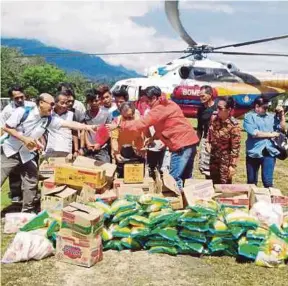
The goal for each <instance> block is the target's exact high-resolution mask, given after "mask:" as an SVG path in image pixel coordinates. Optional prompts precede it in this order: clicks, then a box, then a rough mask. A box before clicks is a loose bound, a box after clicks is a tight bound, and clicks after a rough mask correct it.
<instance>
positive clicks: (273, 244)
mask: <svg viewBox="0 0 288 286" xmlns="http://www.w3.org/2000/svg"><path fill="white" fill-rule="evenodd" d="M287 258H288V241H287V240H284V239H282V238H280V237H279V236H278V235H276V234H275V233H273V232H271V233H270V235H269V237H268V238H267V239H266V240H265V241H264V242H263V244H261V246H260V248H259V252H258V255H257V257H256V265H258V266H265V267H270V268H271V267H283V266H285V265H284V261H285V260H286V259H287Z"/></svg>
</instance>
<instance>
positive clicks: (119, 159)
mask: <svg viewBox="0 0 288 286" xmlns="http://www.w3.org/2000/svg"><path fill="white" fill-rule="evenodd" d="M115 159H116V161H117V162H119V163H122V162H124V160H125V158H124V157H122V156H121V154H116V155H115Z"/></svg>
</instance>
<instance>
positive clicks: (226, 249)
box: [2, 156, 288, 267]
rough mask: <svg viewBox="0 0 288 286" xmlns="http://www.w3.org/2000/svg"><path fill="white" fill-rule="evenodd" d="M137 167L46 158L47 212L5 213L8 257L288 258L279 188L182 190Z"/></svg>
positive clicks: (276, 261)
mask: <svg viewBox="0 0 288 286" xmlns="http://www.w3.org/2000/svg"><path fill="white" fill-rule="evenodd" d="M139 165H140V166H138V164H136V165H133V166H132V165H131V166H128V167H127V168H125V169H124V178H123V179H119V178H115V171H116V166H115V165H113V164H107V163H106V164H100V163H99V162H96V161H94V160H92V159H88V158H85V157H81V156H79V157H78V158H77V159H76V160H75V161H74V162H72V161H68V160H67V158H64V159H63V158H62V159H59V160H58V163H57V164H56V163H55V160H52V161H51V164H50V165H49V162H45V168H44V166H43V168H42V170H43V172H42V175H44V176H45V174H46V175H47V174H49V175H50V176H51V177H49V178H46V179H45V180H44V181H43V184H42V189H41V210H42V211H41V212H40V213H39V214H38V215H33V214H25V213H14V214H7V215H6V217H5V227H4V233H17V234H16V236H15V238H14V240H13V241H12V243H11V245H10V246H9V247H8V249H7V251H6V253H5V254H4V256H3V258H2V263H12V262H18V261H26V260H30V259H36V260H39V259H43V258H44V257H47V256H50V255H55V257H56V259H57V260H58V261H62V262H67V263H72V264H76V265H80V266H85V267H91V266H93V265H95V264H96V263H97V262H99V261H101V260H102V259H103V250H104V251H105V250H110V249H112V250H117V251H121V250H127V249H129V250H131V251H137V250H147V251H148V252H149V253H165V254H169V255H178V254H180V255H184V254H186V255H195V256H202V255H227V256H233V257H236V258H237V259H240V260H244V261H246V260H247V261H253V262H255V263H256V265H259V266H266V267H281V266H283V265H284V264H285V261H287V259H288V212H287V211H288V198H287V197H286V196H284V195H283V194H282V193H281V191H280V190H277V189H274V188H270V189H264V188H257V187H256V186H255V185H247V184H232V185H214V186H213V184H212V181H211V180H194V179H189V180H186V182H185V187H184V191H183V193H180V192H179V190H178V188H177V184H176V182H175V181H174V179H173V178H172V177H171V176H170V175H169V174H168V173H164V175H163V178H162V179H161V178H160V175H159V174H157V176H156V180H155V181H154V180H153V179H152V178H146V177H144V173H143V166H142V165H141V164H139ZM44 169H45V170H46V173H45V172H44ZM48 169H49V172H48V171H47V170H48ZM47 176H48V175H47Z"/></svg>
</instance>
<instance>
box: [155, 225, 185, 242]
mask: <svg viewBox="0 0 288 286" xmlns="http://www.w3.org/2000/svg"><path fill="white" fill-rule="evenodd" d="M151 234H155V235H159V236H162V237H163V238H165V239H168V240H170V241H179V240H180V239H179V237H178V235H177V229H176V228H172V227H166V228H163V229H160V228H157V229H154V230H153V231H151Z"/></svg>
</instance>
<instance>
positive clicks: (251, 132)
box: [0, 83, 286, 212]
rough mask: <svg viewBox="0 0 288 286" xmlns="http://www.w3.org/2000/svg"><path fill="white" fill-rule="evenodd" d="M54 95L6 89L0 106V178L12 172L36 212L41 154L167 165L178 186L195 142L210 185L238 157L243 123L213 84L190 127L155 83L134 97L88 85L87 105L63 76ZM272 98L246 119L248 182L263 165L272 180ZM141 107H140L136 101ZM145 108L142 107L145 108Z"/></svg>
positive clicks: (16, 196) (280, 127) (224, 178)
mask: <svg viewBox="0 0 288 286" xmlns="http://www.w3.org/2000/svg"><path fill="white" fill-rule="evenodd" d="M57 90H58V92H57V93H56V94H55V95H54V96H52V95H50V94H48V93H43V94H40V95H39V96H38V97H37V99H36V102H35V103H34V102H31V101H28V100H26V97H25V94H24V92H23V89H22V88H21V87H20V86H13V87H11V88H10V89H9V96H10V98H11V103H10V104H9V105H7V106H6V107H5V108H4V109H3V111H2V112H1V116H0V122H1V135H2V137H1V185H3V183H4V182H5V180H6V179H7V178H9V184H10V192H11V198H12V201H13V202H17V201H22V200H23V203H22V211H23V212H31V211H35V208H36V206H37V204H38V203H39V199H38V195H37V192H38V168H39V155H40V154H41V157H45V158H49V157H65V156H67V155H68V154H73V156H74V157H77V156H78V155H81V156H87V157H89V158H93V159H95V160H97V161H101V162H105V163H111V162H113V163H115V164H116V165H117V173H118V177H120V178H121V177H123V170H124V165H125V164H127V163H144V164H145V165H147V166H148V170H149V176H151V177H152V178H154V179H156V170H157V171H158V172H159V174H160V175H162V174H163V172H164V171H168V172H169V173H170V174H171V175H172V176H173V177H174V179H175V181H176V183H177V185H178V187H179V189H180V190H183V186H184V183H185V180H186V179H188V178H191V177H192V172H193V167H194V160H195V156H196V154H197V147H198V145H199V148H198V149H199V170H200V172H201V173H202V174H203V175H205V177H206V178H207V179H212V180H213V183H214V184H217V183H221V184H231V183H232V178H233V176H234V175H235V173H236V168H237V165H238V160H239V156H240V144H241V130H242V128H241V126H240V124H239V122H238V121H237V120H236V119H235V118H234V117H233V116H232V114H233V109H234V107H235V106H234V105H235V103H234V101H233V98H232V97H218V98H217V99H216V98H215V97H214V92H213V88H211V87H210V86H203V87H202V88H201V90H200V94H199V97H200V101H201V103H202V106H201V107H200V108H199V110H198V116H197V120H198V126H197V130H194V128H193V127H192V125H191V123H190V122H189V120H188V119H187V118H185V117H184V115H183V112H182V110H181V109H180V107H179V106H178V105H177V104H176V103H174V102H173V101H171V100H169V99H167V98H166V95H165V94H163V93H162V91H161V89H160V88H159V87H157V86H150V87H147V88H146V89H145V90H144V91H143V92H142V94H141V98H140V99H139V101H138V102H129V96H128V93H127V91H126V90H125V89H118V90H115V91H113V92H112V93H111V92H110V89H109V87H108V86H106V85H100V86H99V87H98V88H91V89H89V90H87V91H86V92H85V105H84V104H83V103H81V102H80V101H78V100H76V98H75V93H74V89H73V86H72V85H71V84H69V83H61V84H59V86H58V87H57ZM268 103H269V101H268V100H266V99H265V97H263V96H261V97H259V98H257V99H256V100H255V103H254V110H252V111H251V112H249V113H247V114H246V115H245V118H244V125H243V128H244V130H245V131H246V132H247V133H248V139H247V141H246V167H247V183H249V184H257V180H258V171H259V168H260V167H261V169H262V182H263V184H264V186H265V187H271V186H273V172H274V167H275V162H276V158H277V155H278V154H279V151H278V150H277V148H275V146H274V145H273V142H272V141H271V138H276V137H277V136H279V134H280V133H279V132H280V131H285V128H286V126H285V115H284V110H283V108H281V107H277V110H276V114H271V113H268V112H267V110H268ZM137 107H138V108H137ZM143 107H144V108H143Z"/></svg>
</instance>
